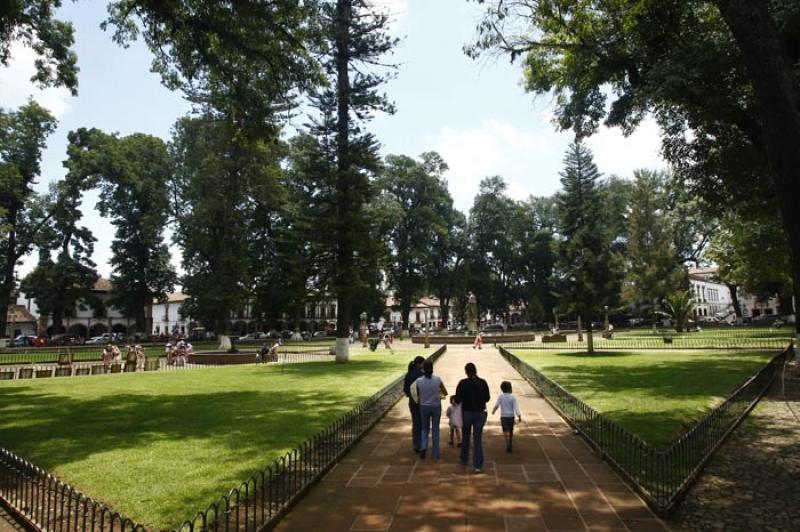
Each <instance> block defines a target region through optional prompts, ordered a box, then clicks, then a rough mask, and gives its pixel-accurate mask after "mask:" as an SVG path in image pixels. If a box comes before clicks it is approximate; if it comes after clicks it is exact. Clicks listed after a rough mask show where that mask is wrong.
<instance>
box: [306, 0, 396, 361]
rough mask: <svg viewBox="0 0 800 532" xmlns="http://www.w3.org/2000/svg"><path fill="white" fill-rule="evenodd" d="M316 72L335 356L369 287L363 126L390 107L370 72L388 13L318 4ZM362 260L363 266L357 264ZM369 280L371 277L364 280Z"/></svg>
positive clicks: (367, 137)
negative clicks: (328, 168) (327, 182)
mask: <svg viewBox="0 0 800 532" xmlns="http://www.w3.org/2000/svg"><path fill="white" fill-rule="evenodd" d="M322 10H323V35H324V38H325V42H324V44H323V47H322V48H323V52H324V55H323V57H322V67H323V73H324V75H325V78H326V80H327V86H325V87H324V88H322V89H321V90H318V91H316V92H315V93H314V94H313V98H312V99H313V104H314V106H315V107H316V109H317V110H318V116H317V117H315V119H314V123H313V125H312V128H311V132H312V133H313V134H315V135H316V136H318V137H319V138H320V143H321V144H322V145H323V146H325V147H326V149H327V150H329V154H330V157H331V160H332V161H333V162H334V164H335V170H334V175H333V183H332V184H333V187H332V188H333V190H332V201H331V204H332V205H333V208H334V210H333V217H332V219H331V220H329V221H328V222H329V225H330V233H331V243H332V245H333V248H334V252H333V262H332V263H331V264H330V265H329V267H328V270H329V272H330V279H331V283H330V288H331V290H332V292H333V293H334V295H335V296H336V298H337V302H338V313H337V319H336V329H337V333H336V334H337V339H336V360H337V361H338V362H346V361H347V360H348V356H349V342H348V339H347V337H348V336H349V329H350V327H351V326H352V324H353V318H354V315H355V312H356V304H357V299H358V295H359V291H360V290H361V289H363V288H367V287H369V285H368V284H367V283H365V279H364V278H363V277H362V276H361V272H364V271H367V269H369V266H367V265H364V266H365V267H364V268H362V269H360V268H359V266H360V264H361V263H362V261H364V260H368V259H367V258H368V257H374V256H375V250H374V243H373V241H372V239H370V238H369V228H370V221H369V220H368V219H367V218H366V216H365V208H364V206H365V205H366V204H367V202H368V201H369V198H370V195H371V186H370V179H371V178H372V177H373V176H374V175H375V173H376V172H377V170H378V168H379V164H380V160H379V158H378V153H377V148H378V145H377V141H376V139H375V137H374V136H373V135H371V134H369V133H367V132H365V131H364V130H363V129H362V125H361V124H362V123H363V122H364V121H366V120H369V119H370V118H371V116H372V114H373V113H374V112H375V111H386V112H392V111H393V107H392V106H391V105H390V104H389V102H388V101H387V99H386V97H385V96H384V95H381V94H379V93H378V87H379V86H380V85H381V84H382V83H383V82H384V81H385V80H386V77H387V75H385V74H380V73H376V72H374V65H377V64H380V61H381V59H382V57H383V56H384V55H386V54H387V53H388V52H390V51H391V50H392V48H393V47H394V45H395V39H393V38H391V37H389V36H388V34H387V32H386V30H387V27H388V23H389V19H388V17H387V15H386V14H384V13H382V12H378V11H376V10H375V9H374V8H373V7H371V6H370V5H369V4H367V3H365V2H363V1H361V0H336V1H335V2H330V3H324V4H323V5H322ZM361 265H363V264H361ZM369 282H374V279H370V280H369Z"/></svg>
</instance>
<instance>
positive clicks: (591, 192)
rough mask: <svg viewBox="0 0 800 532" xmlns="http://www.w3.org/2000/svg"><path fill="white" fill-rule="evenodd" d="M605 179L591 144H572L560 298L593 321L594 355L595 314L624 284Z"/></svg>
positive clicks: (562, 207) (560, 208)
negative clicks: (602, 180)
mask: <svg viewBox="0 0 800 532" xmlns="http://www.w3.org/2000/svg"><path fill="white" fill-rule="evenodd" d="M600 177H601V174H600V172H599V171H598V169H597V166H596V165H595V163H594V161H593V159H592V152H591V151H590V150H589V148H587V147H586V146H584V145H583V144H582V143H581V142H580V141H576V142H574V143H572V144H571V145H570V147H569V149H568V150H567V154H566V156H565V157H564V170H563V171H562V172H561V184H562V186H563V191H562V192H561V193H559V194H558V197H557V202H558V203H557V214H558V231H559V235H560V241H559V243H558V271H559V276H560V297H561V305H562V307H564V309H565V310H571V311H572V312H575V313H576V314H577V315H578V316H579V317H581V318H582V320H583V321H584V323H586V324H587V326H588V349H589V352H590V353H592V352H594V345H593V342H592V317H593V316H596V315H597V314H598V313H599V311H600V308H601V307H602V306H603V305H604V304H606V303H607V301H608V300H609V299H610V297H611V296H612V295H613V294H614V292H615V289H616V288H617V283H618V275H617V270H618V260H619V259H618V258H617V257H616V256H615V255H614V253H613V251H612V250H611V241H612V236H611V232H610V231H609V224H608V221H607V220H605V219H604V215H603V213H604V212H605V209H604V205H603V202H604V201H605V198H604V195H603V194H602V191H601V188H600V183H599V180H600Z"/></svg>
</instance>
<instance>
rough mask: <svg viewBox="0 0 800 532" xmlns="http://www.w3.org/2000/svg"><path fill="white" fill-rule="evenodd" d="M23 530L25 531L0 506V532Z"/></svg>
mask: <svg viewBox="0 0 800 532" xmlns="http://www.w3.org/2000/svg"><path fill="white" fill-rule="evenodd" d="M25 530H27V529H26V528H25V527H24V526H22V525H21V524H19V523H18V522H17V521H16V519H14V518H13V517H11V516H10V515H9V514H8V512H6V511H5V509H4V508H3V507H2V506H0V532H23V531H25Z"/></svg>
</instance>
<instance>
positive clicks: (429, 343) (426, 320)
mask: <svg viewBox="0 0 800 532" xmlns="http://www.w3.org/2000/svg"><path fill="white" fill-rule="evenodd" d="M430 325H431V324H430V322H429V321H428V309H425V349H428V348H429V347H430V346H431V342H430V339H429V338H428V330H429V329H430V328H431V327H430Z"/></svg>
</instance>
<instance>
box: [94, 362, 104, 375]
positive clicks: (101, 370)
mask: <svg viewBox="0 0 800 532" xmlns="http://www.w3.org/2000/svg"><path fill="white" fill-rule="evenodd" d="M105 372H106V367H105V366H103V365H101V364H95V365H94V366H92V375H100V374H102V373H105Z"/></svg>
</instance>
